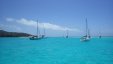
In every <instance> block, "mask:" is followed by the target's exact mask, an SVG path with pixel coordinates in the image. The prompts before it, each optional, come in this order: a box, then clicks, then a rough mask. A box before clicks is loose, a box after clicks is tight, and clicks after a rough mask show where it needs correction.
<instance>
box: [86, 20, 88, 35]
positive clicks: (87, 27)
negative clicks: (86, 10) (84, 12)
mask: <svg viewBox="0 0 113 64" xmlns="http://www.w3.org/2000/svg"><path fill="white" fill-rule="evenodd" d="M86 36H88V24H87V18H86Z"/></svg>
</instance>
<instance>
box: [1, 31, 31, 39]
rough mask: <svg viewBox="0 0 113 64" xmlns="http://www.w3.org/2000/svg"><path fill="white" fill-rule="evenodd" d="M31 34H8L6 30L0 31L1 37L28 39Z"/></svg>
mask: <svg viewBox="0 0 113 64" xmlns="http://www.w3.org/2000/svg"><path fill="white" fill-rule="evenodd" d="M28 36H31V34H27V33H22V32H7V31H4V30H0V37H28Z"/></svg>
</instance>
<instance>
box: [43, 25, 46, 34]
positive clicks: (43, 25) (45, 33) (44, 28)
mask: <svg viewBox="0 0 113 64" xmlns="http://www.w3.org/2000/svg"><path fill="white" fill-rule="evenodd" d="M43 28H44V36H45V34H46V33H45V26H44V24H43Z"/></svg>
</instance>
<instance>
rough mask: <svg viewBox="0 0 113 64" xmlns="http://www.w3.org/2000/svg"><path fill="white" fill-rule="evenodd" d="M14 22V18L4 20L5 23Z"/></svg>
mask: <svg viewBox="0 0 113 64" xmlns="http://www.w3.org/2000/svg"><path fill="white" fill-rule="evenodd" d="M14 20H15V19H14V18H6V21H9V22H12V21H14Z"/></svg>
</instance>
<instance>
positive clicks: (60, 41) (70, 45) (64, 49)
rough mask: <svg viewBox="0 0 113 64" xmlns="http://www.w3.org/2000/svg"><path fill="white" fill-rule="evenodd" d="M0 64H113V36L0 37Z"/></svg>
mask: <svg viewBox="0 0 113 64" xmlns="http://www.w3.org/2000/svg"><path fill="white" fill-rule="evenodd" d="M0 64H113V37H103V38H101V39H99V38H96V37H95V38H92V39H91V40H90V41H88V42H81V41H80V38H79V37H75V38H74V37H73V38H61V37H50V38H49V37H48V38H45V39H41V40H29V39H28V38H5V37H4V38H0Z"/></svg>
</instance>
